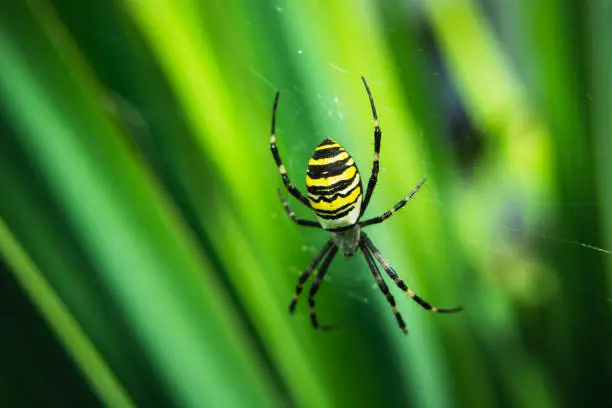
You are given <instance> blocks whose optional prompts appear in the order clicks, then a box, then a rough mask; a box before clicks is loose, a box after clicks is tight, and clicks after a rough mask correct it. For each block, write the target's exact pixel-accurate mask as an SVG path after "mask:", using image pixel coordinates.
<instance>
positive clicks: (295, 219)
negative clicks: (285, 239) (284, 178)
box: [277, 188, 321, 228]
mask: <svg viewBox="0 0 612 408" xmlns="http://www.w3.org/2000/svg"><path fill="white" fill-rule="evenodd" d="M277 191H278V196H279V197H280V200H281V203H283V207H284V208H285V211H286V212H287V214H288V215H289V218H291V219H292V220H293V222H295V223H296V224H297V225H303V226H306V227H315V228H321V224H319V223H318V222H317V221H310V220H303V219H301V218H298V217H296V216H295V213H294V212H293V210H292V209H291V207H289V203H288V202H287V200H286V199H285V197H284V196H283V193H281V191H280V188H279V189H278V190H277Z"/></svg>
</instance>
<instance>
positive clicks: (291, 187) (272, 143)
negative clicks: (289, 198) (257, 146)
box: [270, 92, 310, 208]
mask: <svg viewBox="0 0 612 408" xmlns="http://www.w3.org/2000/svg"><path fill="white" fill-rule="evenodd" d="M279 96H280V92H277V93H276V97H275V98H274V105H273V107H272V127H271V130H270V150H271V151H272V156H273V157H274V161H275V162H276V166H277V167H278V172H279V173H280V175H281V178H282V179H283V184H285V187H286V188H287V190H288V191H289V192H290V193H291V194H292V195H293V196H294V197H295V198H297V199H298V200H300V201H301V202H302V203H303V204H304V205H305V206H306V207H308V208H310V203H309V202H308V200H307V199H306V197H304V195H302V193H301V192H300V190H298V189H297V187H295V186H294V185H293V184H292V183H291V180H289V175H287V170H286V169H285V166H284V165H283V161H282V160H281V157H280V153H279V152H278V148H277V147H276V135H275V132H276V109H277V107H278V98H279Z"/></svg>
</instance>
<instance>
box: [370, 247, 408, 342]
mask: <svg viewBox="0 0 612 408" xmlns="http://www.w3.org/2000/svg"><path fill="white" fill-rule="evenodd" d="M359 249H361V253H362V254H363V256H364V257H365V259H366V262H367V263H368V267H369V268H370V271H372V274H373V275H374V279H376V283H378V287H379V288H380V291H381V292H382V293H383V294H384V295H385V297H386V298H387V302H389V304H390V305H391V309H393V313H394V314H395V319H396V320H397V324H398V325H399V327H400V329H402V331H403V332H404V334H408V330H406V323H404V319H403V318H402V315H401V314H400V312H399V310H397V306H396V304H395V299H394V298H393V295H392V294H391V292H389V287H388V286H387V284H386V283H385V281H384V280H383V277H382V275H381V274H380V271H379V270H378V266H376V262H374V258H373V257H372V254H371V253H370V249H369V248H368V247H367V244H366V242H365V241H364V240H363V239H362V241H361V243H360V244H359Z"/></svg>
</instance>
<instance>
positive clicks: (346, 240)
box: [270, 77, 462, 334]
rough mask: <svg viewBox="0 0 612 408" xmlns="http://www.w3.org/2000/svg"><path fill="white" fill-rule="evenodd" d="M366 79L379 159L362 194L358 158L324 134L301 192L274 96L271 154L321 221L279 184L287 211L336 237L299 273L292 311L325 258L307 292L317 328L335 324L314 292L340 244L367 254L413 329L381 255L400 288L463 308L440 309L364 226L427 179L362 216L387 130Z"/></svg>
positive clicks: (421, 302) (295, 192)
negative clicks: (282, 140) (288, 164)
mask: <svg viewBox="0 0 612 408" xmlns="http://www.w3.org/2000/svg"><path fill="white" fill-rule="evenodd" d="M361 80H362V81H363V85H364V86H365V89H366V92H367V93H368V97H369V99H370V105H371V107H372V116H373V117H374V163H373V165H372V173H371V175H370V180H369V181H368V187H367V190H366V193H365V196H363V195H362V191H363V190H362V186H361V177H360V175H359V171H358V170H357V165H356V164H355V162H354V160H353V159H352V158H351V156H350V154H349V153H348V152H347V151H346V150H344V149H343V148H342V146H341V145H340V144H339V143H338V142H336V141H335V140H332V139H329V138H327V139H325V140H323V141H322V142H321V143H320V144H319V145H318V146H317V147H316V149H315V151H314V154H313V155H312V157H311V158H310V160H309V162H308V170H307V172H306V187H307V190H308V198H306V197H304V195H302V193H301V192H300V191H299V190H298V189H297V188H296V187H295V186H294V185H293V184H292V183H291V181H290V179H289V176H288V175H287V170H286V169H285V166H284V165H283V162H282V160H281V157H280V154H279V152H278V148H277V147H276V136H275V129H276V110H277V107H278V98H279V95H280V93H279V92H277V93H276V96H275V98H274V105H273V108H272V128H271V132H270V149H271V150H272V156H273V157H274V161H275V162H276V165H277V166H278V171H279V172H280V175H281V177H282V179H283V183H284V185H285V187H286V188H287V190H288V191H289V193H291V194H292V195H293V196H294V197H295V198H297V199H298V200H300V201H301V202H302V204H304V205H305V206H306V207H308V208H310V209H311V210H313V211H314V214H315V216H316V218H317V220H318V221H310V220H305V219H300V218H298V217H296V215H295V213H294V212H293V210H292V209H291V208H290V207H289V203H288V202H287V200H286V199H285V197H284V196H283V194H282V193H281V191H280V189H279V190H278V194H279V197H280V200H281V202H282V204H283V207H284V208H285V211H286V212H287V214H288V215H289V217H290V218H291V220H293V222H295V223H296V224H298V225H301V226H306V227H313V228H320V229H323V230H325V231H328V232H329V233H330V234H331V238H330V239H329V240H328V241H327V243H326V244H325V245H324V246H323V249H321V251H319V253H318V254H317V255H316V256H315V257H314V259H313V261H312V262H311V263H310V265H308V267H307V268H306V270H305V271H304V272H303V273H302V274H301V275H300V277H299V279H298V283H297V285H296V287H295V293H294V295H293V299H292V301H291V303H290V305H289V313H291V314H293V313H294V312H295V306H296V304H297V301H298V299H299V297H300V295H301V294H302V289H303V287H304V283H306V281H307V280H308V278H309V277H310V275H312V274H313V272H314V271H315V268H316V267H317V265H319V263H321V266H320V267H319V270H318V272H317V273H316V275H315V277H314V282H313V284H312V286H311V287H310V291H309V293H308V304H309V306H310V321H311V323H312V326H313V327H314V328H315V329H322V330H326V329H331V328H333V327H334V326H325V325H320V324H319V321H318V319H317V315H316V312H315V295H316V294H317V291H318V290H319V286H320V284H321V281H322V280H323V277H324V276H325V273H326V272H327V269H328V267H329V264H330V263H331V261H332V259H333V258H334V256H335V255H336V254H337V252H338V250H340V251H342V253H343V254H344V256H345V258H347V259H348V258H350V257H352V256H353V255H354V254H355V253H356V252H357V250H359V251H361V253H362V254H363V256H364V258H365V260H366V262H367V264H368V267H369V268H370V271H371V272H372V275H374V279H375V280H376V283H377V284H378V287H379V288H380V290H381V292H382V293H383V294H384V295H385V297H386V298H387V302H389V304H390V305H391V309H392V310H393V313H394V314H395V319H396V320H397V324H398V325H399V327H400V329H401V330H402V331H403V332H404V333H405V334H407V333H408V331H407V329H406V323H404V319H403V318H402V315H401V314H400V313H399V311H398V309H397V306H396V304H395V299H394V298H393V295H391V293H390V292H389V287H388V286H387V284H386V283H385V281H384V280H383V277H382V275H381V273H380V270H379V269H378V266H377V264H376V261H378V263H379V264H380V265H381V266H382V268H383V269H384V271H385V272H386V273H387V275H389V277H390V278H391V279H392V280H393V282H395V284H396V285H397V286H398V287H399V288H400V289H401V290H403V291H404V292H405V293H406V294H407V295H408V296H410V297H411V298H412V299H413V300H414V301H415V302H417V303H418V304H419V305H420V306H421V307H422V308H424V309H425V310H429V311H431V312H437V313H455V312H459V311H461V310H462V308H461V307H457V308H453V309H439V308H437V307H434V306H432V305H431V304H429V303H428V302H427V301H425V300H424V299H422V298H421V297H419V296H417V294H416V293H414V292H413V291H412V290H411V289H410V288H408V287H407V286H406V284H405V283H404V282H403V281H402V280H401V279H400V277H399V276H398V275H397V273H396V272H395V271H394V270H393V268H392V267H391V265H390V264H389V262H388V261H387V260H386V259H385V257H384V256H383V255H382V253H381V252H380V251H379V250H378V248H376V246H375V245H374V243H373V242H372V241H371V240H370V238H368V236H367V235H366V234H365V233H364V232H363V231H362V229H363V228H364V227H367V226H369V225H374V224H379V223H381V222H383V221H385V220H386V219H387V218H389V217H391V215H393V214H394V213H395V212H396V211H398V210H399V209H401V208H402V207H403V206H404V205H406V203H407V202H408V200H410V199H411V198H412V197H413V196H414V195H415V194H416V193H417V191H419V189H420V188H421V186H422V185H423V183H425V179H422V180H421V181H420V182H419V183H418V184H417V185H416V187H414V189H413V190H412V191H411V192H410V194H408V196H406V197H405V198H404V199H403V200H401V201H400V202H399V203H397V204H396V205H395V206H394V207H393V208H391V209H390V210H389V211H387V212H385V213H384V214H382V215H380V216H378V217H374V218H370V219H368V220H365V221H360V219H361V217H362V215H363V213H364V212H365V210H366V208H367V207H368V203H369V202H370V198H371V197H372V192H373V191H374V187H375V186H376V181H377V179H378V168H379V164H378V159H379V153H380V139H381V135H382V133H381V130H380V127H379V125H378V116H377V114H376V107H375V106H374V99H373V98H372V93H371V92H370V88H369V87H368V84H367V82H366V80H365V78H364V77H361Z"/></svg>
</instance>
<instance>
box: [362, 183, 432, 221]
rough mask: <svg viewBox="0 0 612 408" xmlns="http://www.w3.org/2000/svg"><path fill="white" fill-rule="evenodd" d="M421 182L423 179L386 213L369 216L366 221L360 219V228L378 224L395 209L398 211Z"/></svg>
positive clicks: (418, 187)
mask: <svg viewBox="0 0 612 408" xmlns="http://www.w3.org/2000/svg"><path fill="white" fill-rule="evenodd" d="M423 183H425V179H423V180H421V181H420V182H419V184H417V185H416V187H415V188H413V189H412V191H411V192H410V194H408V196H407V197H406V198H404V199H403V200H402V201H400V202H399V203H397V204H395V206H394V207H393V208H392V209H390V210H389V211H387V212H386V213H384V214H383V215H380V216H378V217H374V218H370V219H369V220H366V221H361V222H360V223H359V226H360V227H361V228H363V227H367V226H368V225H372V224H380V223H381V222H383V221H384V220H386V219H387V218H389V217H390V216H392V215H393V213H395V212H396V211H398V210H399V209H401V208H402V207H403V206H405V205H406V203H407V202H408V200H410V199H411V198H412V196H414V195H415V194H416V192H417V191H419V189H420V188H421V186H422V185H423Z"/></svg>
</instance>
